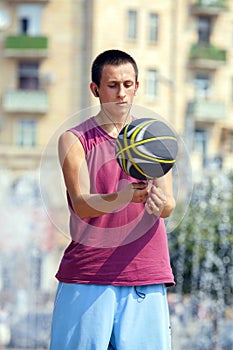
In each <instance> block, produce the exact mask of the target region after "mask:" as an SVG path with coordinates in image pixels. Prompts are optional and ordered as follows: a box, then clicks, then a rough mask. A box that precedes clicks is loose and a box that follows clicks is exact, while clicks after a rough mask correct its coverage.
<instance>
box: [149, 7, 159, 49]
mask: <svg viewBox="0 0 233 350" xmlns="http://www.w3.org/2000/svg"><path fill="white" fill-rule="evenodd" d="M149 41H150V42H153V43H154V42H157V41H158V15H157V13H150V14H149Z"/></svg>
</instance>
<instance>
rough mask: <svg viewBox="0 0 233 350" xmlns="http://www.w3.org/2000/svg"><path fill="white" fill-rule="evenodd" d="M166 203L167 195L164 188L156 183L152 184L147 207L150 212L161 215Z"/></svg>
mask: <svg viewBox="0 0 233 350" xmlns="http://www.w3.org/2000/svg"><path fill="white" fill-rule="evenodd" d="M165 203H166V195H165V194H164V192H163V190H162V189H161V188H159V187H156V186H155V185H151V188H150V190H149V193H148V198H147V200H146V204H145V208H146V211H147V213H148V214H154V215H156V216H158V217H159V216H160V215H161V214H162V212H163V210H164V206H165Z"/></svg>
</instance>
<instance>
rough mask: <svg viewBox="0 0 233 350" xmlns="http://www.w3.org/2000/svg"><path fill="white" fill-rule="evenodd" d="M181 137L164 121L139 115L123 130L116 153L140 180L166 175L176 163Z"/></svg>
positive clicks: (124, 168)
mask: <svg viewBox="0 0 233 350" xmlns="http://www.w3.org/2000/svg"><path fill="white" fill-rule="evenodd" d="M177 152H178V145H177V138H176V135H175V133H174V132H173V131H172V129H171V128H170V127H169V126H168V125H167V124H166V123H164V122H162V121H161V120H158V119H153V118H141V119H135V120H133V121H132V122H131V123H130V124H127V125H126V126H125V127H124V128H123V129H122V130H121V132H120V133H119V136H118V138H117V141H116V148H115V154H116V159H117V162H118V163H119V165H120V167H121V168H122V170H123V171H124V172H125V173H126V174H128V175H130V176H132V177H134V178H136V179H140V180H148V179H155V178H158V177H161V176H163V175H165V174H166V173H167V172H168V171H169V170H170V169H171V168H172V167H173V165H174V164H175V161H176V156H177Z"/></svg>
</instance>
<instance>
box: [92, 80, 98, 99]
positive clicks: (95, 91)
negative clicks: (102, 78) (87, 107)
mask: <svg viewBox="0 0 233 350" xmlns="http://www.w3.org/2000/svg"><path fill="white" fill-rule="evenodd" d="M90 89H91V92H92V93H93V95H94V96H95V97H99V91H98V86H97V85H96V84H95V83H93V82H92V83H91V84H90Z"/></svg>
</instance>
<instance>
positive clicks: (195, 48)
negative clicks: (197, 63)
mask: <svg viewBox="0 0 233 350" xmlns="http://www.w3.org/2000/svg"><path fill="white" fill-rule="evenodd" d="M190 59H203V60H214V61H224V62H225V61H226V51H225V50H221V49H219V48H218V47H216V46H214V45H210V44H208V45H201V44H193V45H192V47H191V49H190Z"/></svg>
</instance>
